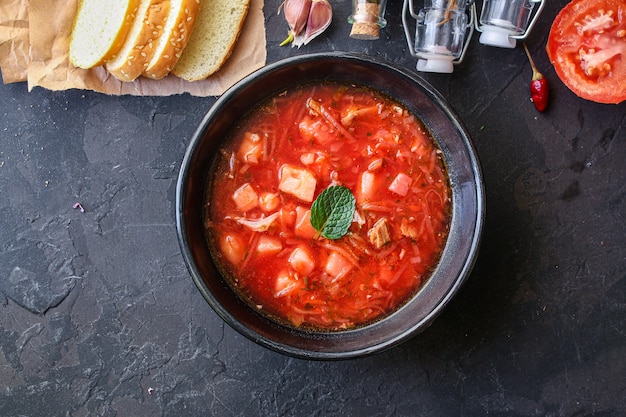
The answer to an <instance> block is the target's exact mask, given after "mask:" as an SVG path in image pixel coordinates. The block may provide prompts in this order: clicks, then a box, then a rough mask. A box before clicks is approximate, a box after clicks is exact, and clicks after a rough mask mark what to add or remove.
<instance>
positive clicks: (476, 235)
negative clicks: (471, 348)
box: [176, 51, 486, 359]
mask: <svg viewBox="0 0 626 417" xmlns="http://www.w3.org/2000/svg"><path fill="white" fill-rule="evenodd" d="M318 59H323V60H332V61H335V60H336V61H337V62H342V61H350V62H356V63H363V64H367V65H374V66H380V67H381V68H384V69H386V70H388V71H391V72H395V73H397V74H398V75H399V76H401V77H404V78H406V79H407V80H408V81H410V82H412V83H415V84H416V85H417V86H418V87H419V88H420V89H421V90H423V91H424V93H425V94H426V96H427V97H428V98H430V99H431V100H432V101H434V104H435V105H436V106H437V107H438V108H439V109H440V110H441V111H442V112H443V114H444V116H445V117H446V118H447V119H448V120H449V121H450V122H451V124H452V125H453V127H454V129H455V130H456V131H458V132H459V134H460V136H461V138H462V144H463V146H464V147H465V149H466V150H467V155H468V157H469V163H470V166H471V172H472V177H473V179H474V182H475V183H474V184H473V186H474V190H473V191H474V192H475V194H476V213H475V218H473V221H474V223H473V224H474V230H473V231H472V232H471V236H472V239H471V242H469V244H468V254H467V257H466V258H465V260H464V262H463V263H462V267H461V268H460V270H459V273H458V275H457V277H456V279H455V280H454V282H453V285H451V286H450V287H449V288H448V289H447V291H446V292H445V294H444V296H443V297H442V298H441V299H440V300H439V301H438V302H437V304H436V305H435V306H434V308H432V310H430V311H429V312H428V314H426V315H425V316H424V317H422V319H421V320H418V321H417V322H416V323H414V324H413V325H412V326H410V327H407V328H406V329H405V330H404V331H403V332H402V333H400V334H396V335H395V336H394V337H392V338H389V339H386V340H385V341H384V342H381V343H377V344H375V345H369V346H365V347H362V348H357V349H352V350H346V351H342V352H336V351H332V352H327V351H311V350H307V349H302V348H300V347H294V346H291V345H286V344H283V343H280V342H276V341H274V340H271V339H268V338H266V337H264V336H262V335H259V334H257V332H255V331H254V330H252V329H250V328H248V327H247V326H245V325H243V324H242V323H240V322H239V321H238V320H237V319H236V318H235V317H233V316H232V315H231V314H230V312H229V311H227V310H226V309H225V308H224V307H223V306H222V305H221V303H220V302H219V300H217V299H216V298H215V297H214V296H213V295H212V294H211V292H210V291H209V290H208V288H207V287H206V284H205V283H204V280H203V278H202V275H201V273H200V271H199V269H198V267H197V265H196V261H195V260H194V258H193V256H192V253H191V252H190V250H189V247H190V244H191V243H190V241H189V236H188V233H187V230H186V227H185V222H186V215H185V210H184V204H183V203H184V201H185V198H184V197H185V192H186V189H185V187H186V184H187V181H188V179H189V175H190V172H189V171H190V164H191V160H192V159H193V157H194V154H195V153H196V151H197V149H198V147H199V146H200V144H201V142H202V139H203V136H204V132H205V131H206V129H207V127H208V124H209V122H210V121H211V120H213V119H214V118H215V115H216V114H217V113H218V112H219V110H220V109H221V108H222V107H223V106H224V105H225V104H226V103H228V102H229V101H230V100H232V99H233V98H234V97H235V96H236V95H237V93H239V92H240V91H241V90H242V89H244V88H245V87H246V86H247V85H248V84H250V83H251V82H254V81H256V80H257V79H258V78H263V77H265V76H269V75H270V74H272V73H274V72H275V71H277V70H279V69H281V68H284V67H287V66H292V65H299V64H304V63H307V62H309V61H314V60H318ZM374 88H375V87H374ZM485 199H486V196H485V189H484V181H483V175H482V169H481V166H480V162H479V159H478V156H477V153H476V150H475V148H474V144H473V142H472V140H471V137H470V135H469V133H468V132H467V129H466V128H465V126H464V124H463V123H462V121H461V119H460V118H459V116H458V115H457V114H456V112H455V111H454V110H453V109H452V107H451V106H450V105H449V104H448V102H447V101H446V99H445V98H444V97H443V96H442V95H441V93H440V92H439V91H437V90H436V89H435V88H433V87H432V86H431V85H430V84H429V83H428V82H427V81H425V80H424V79H422V78H421V77H419V76H418V75H417V74H416V73H414V72H411V71H408V70H406V69H405V68H402V67H399V66H397V65H395V64H392V63H389V62H386V61H384V60H381V59H378V58H374V57H371V56H367V55H364V54H361V53H353V52H341V51H334V52H325V53H305V54H301V55H295V56H292V57H288V58H284V59H281V60H278V61H275V62H273V63H270V64H268V65H266V66H264V67H262V68H260V69H258V70H256V71H254V72H253V73H251V74H249V75H248V76H246V77H244V78H243V79H241V80H240V81H239V82H237V83H236V84H234V85H233V86H232V87H231V88H229V89H228V90H227V91H226V92H225V93H224V94H222V95H221V96H220V97H218V99H217V100H216V101H215V103H214V104H213V105H211V106H210V108H209V109H208V111H207V112H206V114H205V116H204V117H203V118H202V121H201V122H200V124H199V125H198V127H197V128H196V130H195V131H194V133H193V135H192V139H191V141H190V143H189V145H188V146H187V149H186V152H185V155H184V157H183V160H182V163H181V166H180V171H179V175H178V179H177V183H176V229H177V237H178V242H179V246H180V249H181V252H182V256H183V259H184V262H185V264H186V266H187V269H188V271H189V273H190V275H191V278H192V279H193V281H194V283H195V285H196V287H197V288H198V290H199V291H200V293H201V294H202V296H203V298H204V299H205V301H207V303H208V304H209V305H210V307H211V308H212V309H213V310H214V311H215V312H216V313H217V314H218V316H219V317H220V318H221V319H222V320H223V321H225V322H226V323H227V324H228V325H229V326H230V327H232V328H233V329H235V330H236V331H237V332H239V333H240V334H242V335H243V336H245V337H247V338H248V339H250V340H252V341H254V342H255V343H257V344H259V345H262V346H265V347H267V348H269V349H271V350H274V351H277V352H280V353H283V354H287V355H289V356H293V357H298V358H303V359H348V358H355V357H362V356H367V355H370V354H373V353H377V352H382V351H384V350H387V349H390V348H392V347H394V346H396V345H398V344H400V343H402V342H404V341H406V340H407V339H409V338H411V337H413V336H415V335H416V334H418V333H420V332H422V331H423V330H425V329H426V328H427V327H429V326H430V324H431V323H432V322H433V320H434V319H435V318H436V317H437V316H439V315H440V314H441V312H442V311H443V309H444V308H445V307H446V306H447V305H448V303H449V302H450V300H451V299H452V298H453V297H454V296H455V295H456V293H457V292H458V290H459V289H460V288H461V286H462V284H463V283H464V282H465V281H466V280H467V278H468V276H469V275H470V273H471V271H472V269H473V267H474V264H475V262H476V258H477V255H478V250H479V246H480V241H481V238H482V233H483V226H484V219H485ZM420 291H421V290H420ZM379 322H380V321H378V322H377V323H379ZM374 324H375V323H374ZM359 329H360V328H357V329H354V330H351V331H359ZM348 332H350V331H347V332H333V333H331V334H335V335H337V334H345V333H348Z"/></svg>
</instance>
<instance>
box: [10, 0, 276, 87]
mask: <svg viewBox="0 0 626 417" xmlns="http://www.w3.org/2000/svg"><path fill="white" fill-rule="evenodd" d="M4 1H8V2H9V3H10V4H9V5H8V6H7V7H5V6H1V7H0V22H4V21H6V22H7V27H10V28H12V30H11V32H10V33H9V32H7V33H6V34H5V33H4V32H0V48H3V50H4V49H7V50H8V51H9V52H10V54H9V56H7V57H4V55H3V57H4V58H5V59H3V60H2V61H0V65H1V67H2V74H3V78H5V82H13V81H10V80H11V79H13V80H14V81H19V80H17V79H15V78H17V77H16V75H15V74H18V75H19V74H21V75H22V77H23V66H24V65H25V62H24V61H26V66H27V80H28V89H29V91H30V90H32V89H33V88H35V87H38V86H39V87H43V88H46V89H49V90H66V89H71V88H78V89H85V90H93V91H98V92H102V93H106V94H112V95H123V94H129V95H146V96H148V95H149V96H166V95H173V94H182V93H189V94H191V95H195V96H218V95H221V94H222V93H223V92H224V91H226V89H228V88H229V87H230V86H232V85H233V84H235V83H236V82H237V81H239V80H240V79H242V78H243V77H245V76H246V75H248V74H250V73H251V72H253V71H254V70H256V69H258V68H261V67H262V66H263V65H265V60H266V56H267V51H266V47H265V19H264V16H263V0H251V2H250V10H249V11H248V15H247V17H246V21H245V23H244V26H243V29H242V32H241V34H240V36H239V39H238V41H237V44H236V45H235V49H234V50H233V53H232V55H231V56H230V58H229V59H228V60H227V61H226V63H225V65H224V66H223V67H222V68H221V69H220V70H219V71H218V72H217V73H215V74H214V75H212V76H211V77H209V78H208V79H206V80H202V81H195V82H187V81H184V80H181V79H180V78H177V77H174V76H167V77H165V78H164V79H161V80H151V79H148V78H143V77H140V78H139V79H138V80H136V81H134V82H131V83H128V82H121V81H119V80H117V79H116V78H115V77H113V76H111V75H110V74H109V73H108V72H107V71H106V70H105V69H104V68H103V67H97V68H93V69H89V70H83V69H79V68H74V67H73V66H72V65H71V64H70V63H69V59H68V49H69V37H70V34H71V27H72V22H73V20H74V15H75V13H76V8H77V5H78V2H79V0H3V2H4ZM17 10H20V13H21V14H18V11H17ZM24 15H26V17H27V19H28V20H27V23H26V25H27V28H26V30H27V35H26V36H27V38H28V41H27V47H28V48H29V49H30V53H29V54H28V53H26V54H25V52H24V45H25V44H24V37H23V36H24V34H23V33H21V32H20V33H19V34H21V35H22V37H21V38H20V37H17V36H16V35H18V33H17V31H16V30H15V28H16V27H18V26H19V27H20V28H21V27H22V26H23V25H24V23H21V24H20V25H21V26H20V25H18V23H17V22H18V18H17V17H18V16H22V17H21V19H22V21H23V19H24ZM4 27H5V26H4V25H3V26H2V28H4ZM28 27H30V30H29V29H28ZM8 36H11V37H10V38H8ZM24 54H25V55H26V59H24ZM16 57H21V60H18V59H16ZM5 72H6V73H7V74H8V75H10V76H11V77H12V78H9V80H7V78H6V76H5ZM24 79H26V78H22V79H21V80H24Z"/></svg>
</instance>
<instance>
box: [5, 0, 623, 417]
mask: <svg viewBox="0 0 626 417" xmlns="http://www.w3.org/2000/svg"><path fill="white" fill-rule="evenodd" d="M331 1H332V4H333V6H334V10H335V18H334V21H333V24H332V25H331V27H330V28H329V29H328V31H327V33H325V34H324V35H323V36H321V37H319V38H317V39H315V40H314V41H313V42H312V43H311V44H309V45H308V46H305V47H302V48H301V49H292V48H289V47H284V48H279V47H278V43H279V42H280V41H282V40H283V38H284V37H285V35H286V26H285V23H284V21H283V18H282V16H277V15H276V10H277V8H278V5H279V3H280V1H279V0H267V1H266V3H265V6H264V10H265V15H266V27H267V49H268V62H273V61H275V60H277V59H280V58H283V57H287V56H292V55H294V54H301V53H305V52H313V51H327V50H346V51H357V52H363V53H366V54H369V55H372V56H375V57H378V58H380V59H383V60H387V61H390V62H393V63H396V64H398V65H400V66H403V67H405V68H407V69H414V68H415V59H414V58H412V57H411V56H410V55H409V53H408V51H407V46H406V42H405V39H404V33H403V29H402V24H401V19H400V14H401V9H402V3H401V2H400V1H397V0H391V1H390V3H389V5H388V9H387V18H388V20H389V26H388V27H387V28H386V29H384V30H383V31H382V37H381V39H380V40H378V41H356V40H351V39H349V37H348V33H349V29H350V28H349V25H348V24H347V23H346V17H347V15H348V14H349V12H350V2H348V1H347V0H336V1H333V0H331ZM565 2H566V1H565V0H548V2H547V5H546V8H545V10H544V13H543V14H542V16H541V18H540V21H539V24H538V26H537V27H536V28H535V31H534V32H533V33H532V35H531V36H530V37H529V39H528V41H527V43H528V45H529V47H530V49H531V51H532V53H533V54H534V56H535V61H536V63H537V64H538V66H539V68H540V70H542V72H544V74H545V75H546V77H547V78H548V80H549V82H550V84H551V86H552V97H551V103H550V106H549V108H548V110H547V111H546V112H545V113H538V112H537V111H536V110H535V109H534V106H533V104H532V103H531V102H530V101H529V93H528V85H529V81H530V78H531V69H530V66H529V64H528V61H527V59H526V56H525V54H524V52H523V49H522V48H521V47H518V48H516V49H513V50H505V49H498V48H493V47H487V46H483V45H480V44H479V43H478V36H477V35H476V36H475V37H474V39H473V40H472V42H471V45H470V50H469V52H468V55H467V57H466V60H465V62H464V63H463V64H462V65H460V66H458V67H456V69H455V71H454V73H453V74H450V75H439V74H426V73H422V76H423V77H424V78H425V79H427V80H428V81H429V82H431V83H432V84H433V85H434V86H435V87H436V88H437V89H439V91H440V92H441V93H442V94H443V95H444V96H445V97H446V98H447V99H448V101H449V102H450V104H451V105H452V107H453V108H454V109H455V110H456V111H457V112H458V114H459V115H460V117H461V119H462V120H463V121H464V122H465V123H466V125H467V127H468V130H469V131H470V133H471V135H472V137H473V141H474V144H475V146H476V148H477V151H478V154H479V157H480V160H481V163H482V167H483V171H484V177H485V184H486V190H487V216H486V229H485V233H484V238H483V243H482V247H481V251H480V255H479V258H478V261H477V264H476V266H475V268H474V271H473V273H472V275H471V276H470V278H469V280H468V281H467V283H466V284H465V285H464V287H463V288H462V290H461V291H460V293H459V294H458V295H457V297H456V298H455V299H454V300H453V301H452V303H451V304H450V305H449V306H448V307H447V309H446V310H445V312H444V313H443V314H442V315H441V316H440V317H439V318H438V319H437V320H436V321H435V322H434V324H433V325H432V326H431V327H430V328H429V329H428V330H427V331H426V332H425V333H422V334H421V335H419V336H417V337H415V338H413V339H411V340H410V341H408V342H407V343H405V344H403V345H401V346H399V347H396V348H394V349H392V350H389V351H387V352H383V353H380V354H378V355H375V356H372V357H368V358H362V359H354V360H348V361H341V362H315V361H305V360H300V359H293V358H289V357H285V356H282V355H280V354H278V353H274V352H272V351H269V350H267V349H265V348H262V347H259V346H257V345H255V344H254V343H252V342H251V341H249V340H247V339H245V338H244V337H242V336H240V335H239V334H237V333H236V332H235V331H233V330H232V329H231V328H229V327H228V326H227V325H224V323H223V322H222V321H221V320H220V319H219V318H218V317H217V315H216V314H215V313H214V312H213V311H212V310H211V309H210V308H209V306H208V305H207V303H206V302H205V301H204V300H203V298H202V297H201V296H200V294H199V292H198V291H197V289H196V288H195V286H194V284H193V282H192V280H191V278H190V276H189V274H188V272H187V270H186V268H185V265H184V263H183V259H182V257H181V254H180V249H179V246H178V242H177V238H176V228H175V221H174V198H175V183H176V178H177V174H178V168H179V166H180V161H181V160H182V157H183V154H184V152H185V147H186V145H187V144H188V143H189V139H190V136H191V134H192V132H193V131H194V129H195V127H196V125H197V124H198V123H199V122H200V120H201V118H202V116H203V114H204V113H205V112H206V111H207V109H208V108H209V107H210V106H211V105H212V104H213V103H214V101H215V98H197V97H191V96H188V95H181V96H173V97H110V96H105V95H102V94H98V93H93V92H90V91H76V90H74V91H64V92H51V91H46V90H42V89H39V88H38V89H35V90H34V91H32V92H30V93H29V92H27V88H26V85H25V84H23V83H18V84H11V85H1V86H0V195H1V202H0V416H2V417H17V416H29V417H30V416H33V417H34V416H61V417H70V416H71V417H79V416H111V417H112V416H136V417H143V416H180V417H182V416H221V417H225V416H448V417H451V416H623V415H626V337H625V331H626V326H625V318H626V294H625V289H626V162H625V161H626V103H622V104H621V105H617V106H615V105H602V104H597V103H592V102H589V101H585V100H582V99H579V98H578V97H576V96H575V95H574V94H572V93H571V92H570V91H569V90H568V89H567V88H566V87H565V86H564V85H563V84H562V83H561V82H560V81H559V80H558V78H557V77H556V75H555V72H554V70H553V69H552V67H551V66H550V64H549V62H548V59H547V56H546V54H545V51H544V45H545V43H546V40H547V36H548V31H549V27H550V23H551V21H552V20H553V18H554V16H555V15H556V14H557V12H558V10H559V9H560V8H561V7H562V6H563V5H564V4H565ZM75 203H80V204H81V205H82V207H83V208H84V212H82V211H81V210H80V209H78V208H74V204H75Z"/></svg>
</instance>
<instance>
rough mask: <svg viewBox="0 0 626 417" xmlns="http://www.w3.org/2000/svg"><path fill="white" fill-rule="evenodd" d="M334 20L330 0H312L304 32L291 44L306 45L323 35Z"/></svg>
mask: <svg viewBox="0 0 626 417" xmlns="http://www.w3.org/2000/svg"><path fill="white" fill-rule="evenodd" d="M332 20H333V8H332V6H331V5H330V3H329V2H328V0H312V1H311V8H310V10H309V16H308V20H307V23H306V30H305V31H304V34H301V35H296V36H295V39H294V40H293V43H292V44H291V46H297V47H298V48H299V47H300V46H302V45H306V44H307V43H309V42H311V40H312V39H314V38H316V37H317V36H319V35H321V34H322V32H324V31H325V30H326V28H327V27H328V26H330V22H331V21H332Z"/></svg>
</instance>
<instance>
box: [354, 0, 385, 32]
mask: <svg viewBox="0 0 626 417" xmlns="http://www.w3.org/2000/svg"><path fill="white" fill-rule="evenodd" d="M379 13H380V5H379V4H377V3H367V2H365V3H359V4H358V5H357V6H356V9H355V11H354V15H352V20H353V21H354V23H353V24H352V30H351V31H350V37H351V38H354V39H362V40H375V39H378V37H379V36H380V26H379V25H378V21H379Z"/></svg>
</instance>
